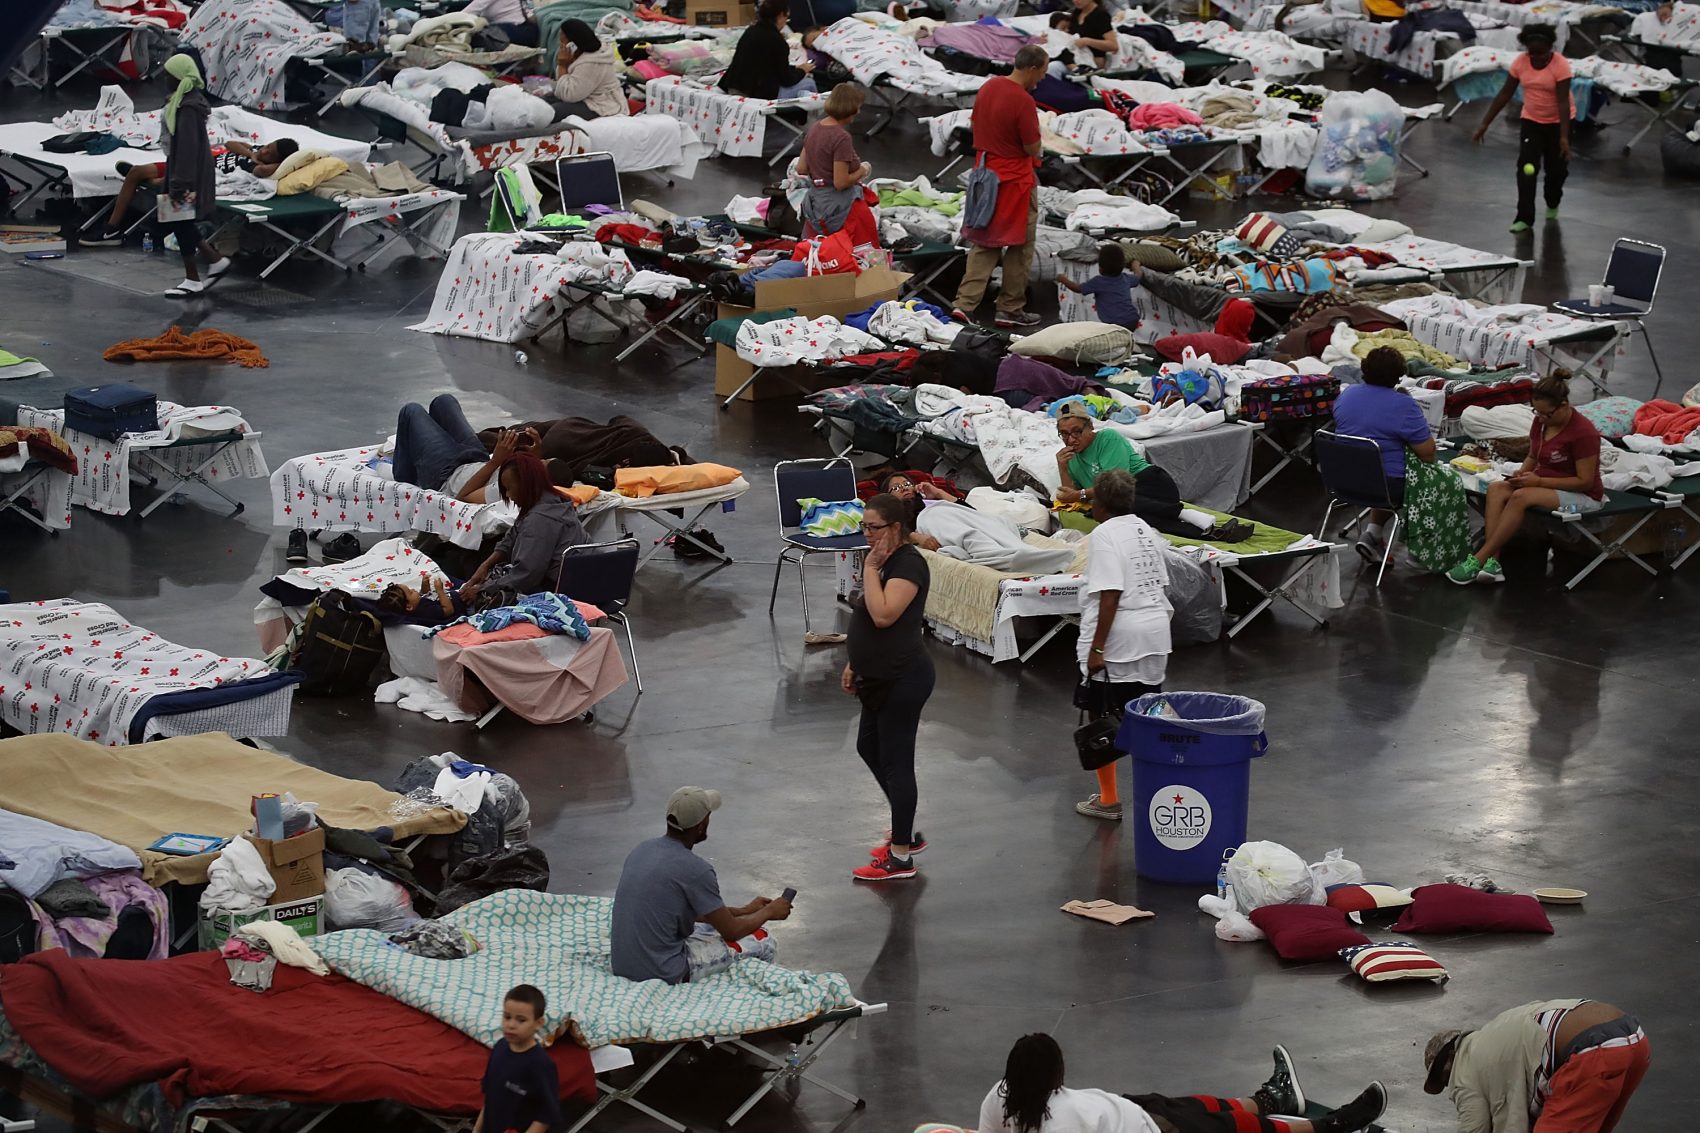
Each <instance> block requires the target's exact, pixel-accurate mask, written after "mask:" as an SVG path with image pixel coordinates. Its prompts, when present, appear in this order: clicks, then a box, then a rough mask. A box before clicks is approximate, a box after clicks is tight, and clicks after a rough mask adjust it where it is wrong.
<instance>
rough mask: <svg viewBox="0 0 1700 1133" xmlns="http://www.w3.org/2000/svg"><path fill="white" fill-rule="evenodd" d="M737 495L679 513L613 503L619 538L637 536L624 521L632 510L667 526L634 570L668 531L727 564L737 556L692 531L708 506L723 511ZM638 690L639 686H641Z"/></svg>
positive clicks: (655, 550) (652, 554)
mask: <svg viewBox="0 0 1700 1133" xmlns="http://www.w3.org/2000/svg"><path fill="white" fill-rule="evenodd" d="M651 498H652V499H664V498H665V497H660V496H656V497H651ZM737 498H738V497H737V496H727V497H726V498H725V499H718V500H707V501H705V502H703V503H700V504H698V505H697V507H696V510H694V511H690V512H689V513H688V514H683V515H679V516H674V515H673V514H672V513H671V512H668V511H651V510H649V509H647V508H632V507H616V508H615V509H614V526H615V527H616V528H617V529H618V530H619V532H620V536H621V538H626V539H635V538H637V536H635V535H633V534H632V531H631V528H630V527H629V526H628V525H627V524H626V516H627V515H628V514H632V515H641V516H646V517H648V519H649V520H650V521H651V522H653V523H656V524H658V525H660V526H661V527H662V528H664V529H665V530H666V532H667V535H663V536H661V537H660V538H659V539H656V540H655V541H654V542H653V543H652V544H650V547H649V550H647V551H645V552H644V553H643V555H642V556H641V557H640V558H639V559H638V564H637V568H636V569H637V570H642V569H643V568H644V564H646V563H648V562H649V560H650V559H653V558H654V557H655V556H656V555H659V554H660V553H661V550H662V548H663V547H666V546H667V538H668V535H671V536H672V537H673V538H674V539H676V540H677V539H683V540H684V541H685V542H687V543H689V544H690V545H691V546H693V547H695V548H696V549H697V550H699V551H701V552H702V553H703V554H705V555H707V556H708V557H709V558H711V559H715V560H717V561H718V562H720V563H722V564H723V565H730V564H731V563H733V562H734V561H736V560H734V559H733V558H732V556H731V554H730V553H729V552H727V551H720V550H716V549H715V548H714V545H713V544H712V543H704V542H703V541H702V540H700V539H698V538H697V537H696V536H695V535H693V534H692V532H694V531H695V530H696V525H697V522H698V521H699V520H700V519H702V517H703V516H705V515H707V514H708V511H709V509H710V508H715V507H718V508H720V509H721V510H722V511H727V510H731V509H728V508H727V507H726V505H727V504H729V503H734V501H736V500H737ZM735 506H736V505H735V504H734V507H735ZM674 510H676V511H679V512H685V511H686V509H685V508H676V509H674ZM630 632H631V631H630V630H627V633H630ZM632 664H633V666H634V667H635V666H636V664H637V662H636V661H635V660H634V661H633V662H632ZM639 691H642V690H641V689H640V690H639Z"/></svg>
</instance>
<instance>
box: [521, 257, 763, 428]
mask: <svg viewBox="0 0 1700 1133" xmlns="http://www.w3.org/2000/svg"><path fill="white" fill-rule="evenodd" d="M575 291H576V292H580V293H582V294H581V295H580V297H578V298H574V297H573V294H572V293H573V292H575ZM630 298H632V296H628V295H622V294H620V293H619V292H617V291H612V290H609V289H607V288H601V287H586V286H584V285H582V284H577V283H569V284H567V285H566V293H565V294H563V295H562V296H561V302H562V304H563V306H562V309H561V311H560V313H559V314H557V315H556V316H555V317H554V318H552V319H550V320H549V321H548V322H547V323H544V324H543V326H542V327H541V328H539V330H538V331H537V333H535V334H533V335H532V336H531V340H532V341H533V342H536V341H537V340H538V339H540V338H542V337H543V336H544V335H546V334H548V333H549V332H550V331H552V330H554V329H555V328H556V327H560V328H561V334H562V335H563V336H564V335H566V333H567V332H566V322H567V319H568V318H569V317H571V316H572V315H573V314H574V313H575V312H577V311H582V310H584V309H586V308H589V309H590V311H591V312H593V313H594V314H595V315H596V317H597V318H599V319H601V320H602V321H603V322H605V323H607V324H608V325H609V326H612V327H614V328H615V329H616V330H619V331H620V332H621V333H624V332H625V331H627V330H629V329H630V328H629V327H628V326H627V324H625V323H622V322H620V321H618V320H616V319H615V318H614V317H613V316H611V315H609V314H608V313H607V312H606V311H601V310H598V309H597V307H596V306H595V303H596V301H597V300H598V299H630ZM708 299H709V292H707V291H706V290H699V291H693V292H689V293H688V294H687V297H686V299H685V301H684V302H683V303H680V304H679V305H678V306H677V307H675V308H673V309H672V310H671V311H669V312H667V316H666V317H665V318H663V319H661V320H660V321H658V322H653V323H650V324H649V326H648V327H647V328H646V329H645V330H644V332H643V333H642V334H640V335H638V336H637V337H636V338H634V339H632V341H631V343H630V344H629V345H628V346H627V347H626V348H625V349H624V350H622V351H620V352H619V353H618V354H616V355H614V363H615V365H618V364H619V363H621V362H624V361H625V360H626V359H627V358H629V357H631V355H632V354H633V353H634V352H635V351H636V350H637V349H638V347H640V346H642V345H643V344H644V343H646V342H648V341H649V340H650V339H652V338H655V337H657V336H659V335H661V334H668V335H671V336H672V337H673V338H674V339H676V340H677V341H678V342H680V343H681V344H683V345H685V346H688V347H690V348H691V349H692V350H695V351H696V352H697V353H698V354H699V355H700V354H704V353H706V352H707V351H708V347H707V346H705V345H704V344H703V343H702V342H701V341H700V340H698V339H696V338H693V337H691V336H690V335H688V334H686V333H685V332H684V331H682V330H680V329H679V327H678V326H677V324H678V323H681V322H683V321H684V320H686V319H688V318H690V317H691V316H692V315H695V314H696V313H697V311H698V310H700V309H701V308H702V306H703V304H704V303H706V302H708ZM750 380H751V381H754V380H755V379H754V377H752V378H751V379H750ZM746 384H748V383H746ZM742 392H743V390H742V389H740V390H739V391H738V393H742ZM732 396H733V397H736V396H737V394H733V395H732ZM728 400H730V399H728ZM721 408H725V406H722V407H721Z"/></svg>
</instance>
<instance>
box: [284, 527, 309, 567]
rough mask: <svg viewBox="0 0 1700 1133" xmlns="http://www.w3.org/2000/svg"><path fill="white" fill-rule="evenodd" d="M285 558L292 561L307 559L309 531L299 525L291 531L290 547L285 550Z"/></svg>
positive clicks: (300, 561)
mask: <svg viewBox="0 0 1700 1133" xmlns="http://www.w3.org/2000/svg"><path fill="white" fill-rule="evenodd" d="M283 559H284V561H285V562H290V563H304V562H306V561H307V533H306V532H305V531H303V530H301V529H300V528H299V527H297V528H296V529H295V530H294V531H291V532H290V533H289V549H288V550H286V551H284V552H283Z"/></svg>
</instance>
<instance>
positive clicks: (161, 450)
mask: <svg viewBox="0 0 1700 1133" xmlns="http://www.w3.org/2000/svg"><path fill="white" fill-rule="evenodd" d="M18 420H19V421H20V422H22V423H24V424H28V425H39V426H41V427H43V428H46V429H53V430H56V431H59V432H62V433H64V435H65V440H66V442H67V443H68V444H69V446H70V448H71V451H72V452H73V453H74V454H75V455H76V456H77V457H78V458H79V459H78V464H79V466H80V467H76V468H73V469H72V473H73V475H74V476H75V480H73V482H72V485H71V501H72V502H73V503H77V504H81V505H82V506H83V507H86V508H88V509H89V510H91V511H99V512H105V513H106V514H107V515H128V514H129V513H130V479H131V471H132V465H133V464H134V463H135V462H136V460H137V457H138V456H139V454H140V453H142V452H143V451H144V450H151V451H149V453H148V455H149V456H150V457H151V458H152V460H153V461H157V462H158V463H159V464H163V465H164V466H165V467H166V468H169V469H170V470H171V471H172V472H173V473H175V474H177V475H179V476H186V475H188V474H189V473H190V472H191V471H193V470H195V469H199V470H200V471H201V473H202V474H203V475H205V476H206V477H208V478H209V479H212V480H240V479H258V478H259V477H261V476H265V475H267V474H268V473H269V471H270V470H269V469H268V468H267V467H266V457H265V454H264V453H263V452H261V451H260V434H259V433H256V432H255V431H254V430H253V428H252V427H251V426H250V425H249V424H248V422H247V421H246V420H245V419H244V418H243V416H242V414H240V413H238V412H237V411H236V410H234V409H231V408H230V407H228V406H224V405H178V404H177V403H176V402H174V401H161V402H160V403H159V427H158V428H157V429H151V430H149V431H148V432H145V433H125V434H123V435H122V436H120V437H119V438H118V439H117V440H108V439H106V438H104V437H96V436H91V435H89V434H87V433H79V432H77V431H75V430H67V429H65V411H64V410H63V409H34V408H32V407H30V406H27V405H25V406H20V407H19V408H18ZM233 435H240V437H241V440H239V441H237V442H236V443H235V444H232V445H225V446H223V447H219V443H218V442H212V443H210V444H206V445H181V446H180V447H176V448H173V447H171V446H173V445H177V444H178V443H179V442H181V441H184V440H188V439H192V438H194V437H197V436H200V437H218V436H233ZM215 449H217V454H216V455H214V456H212V457H211V458H210V460H209V456H208V454H209V453H213V452H214V450H215ZM140 471H141V473H142V475H144V476H148V475H152V473H153V471H155V468H154V467H153V466H152V464H151V462H150V463H148V464H147V466H145V467H143V468H141V469H140Z"/></svg>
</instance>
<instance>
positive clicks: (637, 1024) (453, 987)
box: [313, 889, 856, 1049]
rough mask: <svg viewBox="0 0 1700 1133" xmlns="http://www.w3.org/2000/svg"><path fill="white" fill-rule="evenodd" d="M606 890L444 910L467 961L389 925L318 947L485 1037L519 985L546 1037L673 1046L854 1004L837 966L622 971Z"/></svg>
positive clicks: (323, 940)
mask: <svg viewBox="0 0 1700 1133" xmlns="http://www.w3.org/2000/svg"><path fill="white" fill-rule="evenodd" d="M613 911H614V902H613V899H612V898H609V897H583V896H577V895H573V894H561V893H534V892H532V891H531V890H529V889H509V890H506V891H504V892H501V893H496V894H493V895H492V896H489V897H485V898H482V899H480V900H477V901H474V902H473V903H472V904H470V905H466V906H463V907H462V908H459V909H456V910H455V911H454V912H452V913H449V914H448V915H447V916H445V917H443V918H441V919H442V920H443V921H444V922H445V923H447V924H451V925H453V926H454V927H456V928H459V929H462V930H464V931H466V932H469V933H471V934H472V936H473V937H474V938H475V939H476V940H477V941H478V942H479V944H480V945H481V946H482V947H481V948H480V949H479V951H477V952H475V953H473V954H472V955H471V956H467V957H465V958H464V959H460V960H435V959H431V958H429V957H424V956H415V955H413V954H412V953H411V952H405V951H403V950H402V949H400V948H397V947H395V946H394V945H392V944H390V943H389V942H388V940H387V939H386V937H385V935H384V934H383V933H381V932H373V931H372V930H370V929H349V930H347V931H345V932H333V933H331V934H329V935H327V936H321V937H317V938H315V939H314V941H313V949H314V951H316V952H318V954H319V955H320V956H321V957H323V958H324V960H325V962H326V963H327V964H329V965H330V966H331V967H332V968H334V969H335V970H336V971H337V972H338V973H339V974H340V975H343V976H345V977H347V978H348V979H351V980H353V981H355V982H356V983H359V984H364V985H365V986H366V987H369V988H372V989H373V990H374V991H380V992H382V993H384V994H385V995H387V996H389V997H390V998H392V999H399V1000H400V1001H401V1002H403V1003H406V1004H408V1005H409V1006H411V1007H416V1008H418V1009H419V1010H421V1011H423V1012H425V1013H426V1014H428V1015H431V1016H434V1017H435V1018H438V1019H441V1020H442V1021H443V1022H445V1023H447V1024H448V1025H449V1026H451V1027H454V1028H455V1029H456V1030H459V1031H462V1032H464V1033H466V1034H467V1035H470V1036H471V1037H472V1038H474V1039H476V1040H477V1041H478V1042H481V1043H483V1044H484V1045H485V1046H492V1045H494V1044H495V1043H496V1041H497V1040H498V1039H500V1038H501V1037H502V998H503V996H505V995H506V994H507V992H508V989H509V988H512V987H513V986H514V985H516V984H522V983H529V984H535V985H536V986H537V987H539V988H541V989H542V991H543V994H544V996H545V997H547V999H548V1001H549V1009H548V1012H547V1014H546V1015H545V1016H544V1021H545V1030H544V1033H545V1034H559V1033H562V1032H563V1031H564V1032H566V1033H569V1034H571V1035H572V1037H573V1038H574V1039H576V1040H577V1041H579V1042H581V1043H583V1044H584V1045H585V1046H588V1047H591V1048H593V1049H594V1048H595V1047H599V1046H606V1045H607V1044H609V1043H671V1042H682V1041H685V1040H689V1039H699V1038H705V1037H708V1036H711V1035H727V1034H753V1033H755V1032H758V1031H766V1030H772V1029H773V1028H776V1027H782V1026H786V1025H788V1024H791V1023H800V1022H803V1021H804V1020H807V1019H812V1018H814V1017H815V1016H817V1015H820V1014H823V1013H825V1012H829V1011H837V1010H841V1009H843V1008H847V1007H852V1006H854V1005H855V1003H856V998H855V996H854V995H852V994H851V991H850V982H849V981H848V980H847V979H845V978H844V977H843V976H841V975H839V974H837V973H835V972H826V973H820V974H815V973H812V972H799V971H792V970H791V969H789V968H782V967H780V966H779V965H777V964H770V963H767V962H766V961H763V960H740V961H738V962H737V963H735V964H733V965H732V966H731V967H730V968H728V969H727V970H725V971H723V972H718V973H716V974H715V975H712V976H708V977H705V978H703V979H700V980H695V981H692V982H691V983H687V984H679V985H676V986H669V985H667V984H664V983H662V982H661V981H660V980H645V981H643V982H642V983H638V982H635V981H633V980H628V979H623V978H621V977H620V976H616V975H615V974H614V973H613V971H612V970H611V967H610V961H609V926H610V923H611V921H612V918H613Z"/></svg>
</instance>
